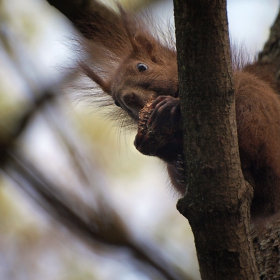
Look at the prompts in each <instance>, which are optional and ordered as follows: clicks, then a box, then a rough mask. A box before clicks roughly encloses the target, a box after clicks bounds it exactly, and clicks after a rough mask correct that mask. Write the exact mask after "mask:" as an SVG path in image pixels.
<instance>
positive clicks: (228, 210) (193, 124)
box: [174, 0, 258, 280]
mask: <svg viewBox="0 0 280 280" xmlns="http://www.w3.org/2000/svg"><path fill="white" fill-rule="evenodd" d="M174 8H175V9H174V12H175V26H176V41H177V51H178V72H179V91H180V100H181V110H182V118H183V131H184V155H185V159H186V163H185V164H186V181H187V186H186V187H187V192H186V195H185V197H184V198H183V199H181V200H180V201H179V202H178V210H179V211H180V212H181V213H182V214H183V215H184V216H185V217H186V218H187V219H188V220H189V222H190V225H191V227H192V230H193V233H194V237H195V244H196V249H197V256H198V261H199V266H200V272H201V277H202V279H215V280H217V279H258V271H257V267H256V263H255V258H254V251H253V245H252V241H251V238H250V234H249V219H250V202H251V197H252V188H251V187H249V186H248V184H246V183H245V181H244V179H243V175H242V171H241V168H240V160H239V153H238V143H237V131H236V123H235V104H234V93H233V80H232V70H231V68H232V65H231V56H230V47H229V37H228V24H227V15H226V1H225V0H215V1H210V0H201V1H194V0H188V1H183V0H175V1H174Z"/></svg>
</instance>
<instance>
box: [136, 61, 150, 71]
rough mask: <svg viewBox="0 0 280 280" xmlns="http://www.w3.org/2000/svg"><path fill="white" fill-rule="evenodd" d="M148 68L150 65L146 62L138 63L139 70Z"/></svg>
mask: <svg viewBox="0 0 280 280" xmlns="http://www.w3.org/2000/svg"><path fill="white" fill-rule="evenodd" d="M148 68H149V67H148V66H147V65H146V64H144V63H138V64H137V69H138V71H139V72H144V71H146V70H148Z"/></svg>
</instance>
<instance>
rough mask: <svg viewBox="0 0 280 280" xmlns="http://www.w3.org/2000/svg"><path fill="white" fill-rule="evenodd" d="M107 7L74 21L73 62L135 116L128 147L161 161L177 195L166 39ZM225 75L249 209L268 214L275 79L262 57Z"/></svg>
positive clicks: (177, 136) (275, 192)
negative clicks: (78, 55) (77, 54)
mask: <svg viewBox="0 0 280 280" xmlns="http://www.w3.org/2000/svg"><path fill="white" fill-rule="evenodd" d="M110 13H112V14H111V15H110V17H108V18H107V19H106V17H105V18H103V20H102V21H100V18H101V16H100V15H99V14H98V15H96V14H95V15H93V16H92V17H90V16H87V17H86V20H85V19H83V20H80V21H79V22H78V23H77V24H76V25H77V27H78V29H79V30H80V31H81V33H82V34H83V35H84V37H85V38H84V39H83V40H81V45H82V46H83V47H82V48H83V50H84V54H85V57H84V58H83V59H81V61H80V63H79V65H80V67H81V69H82V71H83V72H84V74H85V75H86V76H88V77H89V78H90V79H91V80H92V81H94V82H95V83H96V84H97V85H98V86H99V87H100V88H101V89H102V91H103V92H104V93H106V94H107V96H108V97H110V98H111V99H112V101H113V102H114V103H115V105H116V106H115V107H116V108H117V107H119V108H121V109H122V110H123V112H126V116H128V117H129V118H130V119H131V120H133V121H134V122H135V123H138V133H137V135H136V138H135V146H136V148H137V149H138V150H139V151H140V152H141V153H143V154H146V155H152V156H156V157H158V158H160V159H162V160H163V161H165V162H166V164H167V170H168V173H169V175H170V179H171V182H172V184H173V185H174V187H175V189H177V190H178V191H179V193H181V194H182V195H183V194H184V193H185V182H184V172H183V171H184V160H185V161H187V160H188V159H183V144H182V143H183V139H182V130H181V123H180V119H181V113H180V99H179V96H178V74H177V60H176V50H175V47H174V44H169V42H168V40H164V37H160V36H159V35H154V34H153V33H152V31H150V28H148V27H147V26H149V25H150V22H149V21H147V19H146V18H145V17H142V16H134V15H131V14H129V13H126V12H124V11H123V10H122V9H121V8H120V14H119V15H118V14H117V13H114V12H112V11H110ZM233 80H234V89H235V96H236V97H235V98H236V100H235V101H236V121H237V131H238V143H239V152H240V159H241V168H242V171H243V174H244V177H245V179H246V180H247V181H248V182H249V183H250V184H251V185H252V186H253V188H254V197H253V200H252V205H251V215H252V217H260V216H270V215H273V214H274V213H276V212H278V211H279V209H280V101H279V97H278V95H277V92H279V89H280V87H279V84H277V82H276V81H275V80H274V77H273V72H272V71H271V69H270V65H261V64H259V63H258V62H255V63H254V64H249V65H247V66H245V67H243V68H242V69H236V70H234V72H233ZM122 116H123V114H122ZM155 135H156V137H155Z"/></svg>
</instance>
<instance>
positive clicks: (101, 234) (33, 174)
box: [4, 152, 191, 280]
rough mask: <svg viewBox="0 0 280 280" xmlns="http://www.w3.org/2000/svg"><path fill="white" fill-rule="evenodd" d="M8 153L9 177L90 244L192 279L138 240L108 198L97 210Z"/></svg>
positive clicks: (175, 278)
mask: <svg viewBox="0 0 280 280" xmlns="http://www.w3.org/2000/svg"><path fill="white" fill-rule="evenodd" d="M8 155H9V162H8V164H7V165H6V166H5V167H4V170H5V172H6V173H7V174H8V175H9V177H10V178H12V180H13V181H14V182H16V183H17V184H18V185H19V186H20V187H21V188H23V189H24V190H25V191H26V192H27V193H28V194H29V196H31V197H32V198H33V199H35V200H36V201H37V202H38V204H39V205H41V206H43V207H44V208H45V210H47V212H49V213H50V214H51V215H52V216H54V217H56V218H57V219H58V220H59V221H60V222H62V224H63V225H64V226H66V227H68V228H69V229H70V230H71V232H72V233H75V234H77V235H78V236H79V237H80V238H81V239H82V240H83V241H87V243H89V244H92V242H93V243H95V242H100V243H102V244H104V245H109V246H115V247H117V248H119V249H125V248H126V249H128V250H129V251H131V253H132V254H133V255H134V256H135V257H136V258H137V259H139V260H141V261H142V262H144V263H146V265H148V266H150V267H152V268H154V269H155V270H156V271H158V272H160V273H161V274H162V275H163V276H164V277H165V278H166V279H170V280H179V279H191V278H190V277H189V276H188V275H186V273H184V274H183V273H182V272H180V273H179V272H177V270H178V268H177V269H175V268H174V267H173V265H171V264H170V263H168V262H167V261H166V260H164V257H163V256H162V254H161V253H160V252H159V250H158V249H157V248H156V247H155V246H154V245H152V244H150V243H147V242H146V241H142V242H139V241H136V240H134V239H133V238H132V236H131V233H130V232H129V231H128V229H127V228H126V226H125V224H124V223H123V221H122V219H121V218H120V217H119V216H118V215H117V213H116V212H115V211H114V210H113V208H111V207H110V205H109V203H107V202H106V200H105V199H104V198H103V200H102V204H103V207H101V208H100V207H99V209H98V211H97V212H96V210H95V209H94V208H92V207H91V206H90V205H88V204H87V203H86V202H85V201H83V200H82V199H81V198H79V197H78V196H75V195H73V194H70V193H69V192H66V191H62V190H61V188H60V189H59V188H58V187H57V186H55V185H54V184H53V183H51V182H50V181H49V180H47V179H46V178H44V176H43V175H42V174H41V173H40V172H39V171H38V170H36V168H35V167H34V166H33V165H32V164H31V163H30V162H28V161H27V160H26V159H23V158H22V157H21V156H20V155H19V154H16V153H12V152H9V153H8Z"/></svg>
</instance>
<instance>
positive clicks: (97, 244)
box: [0, 0, 278, 280]
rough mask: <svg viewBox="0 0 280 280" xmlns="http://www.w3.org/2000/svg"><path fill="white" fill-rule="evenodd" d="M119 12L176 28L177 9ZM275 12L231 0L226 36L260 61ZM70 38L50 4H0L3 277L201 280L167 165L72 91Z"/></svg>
mask: <svg viewBox="0 0 280 280" xmlns="http://www.w3.org/2000/svg"><path fill="white" fill-rule="evenodd" d="M104 2H106V4H108V5H113V4H112V2H114V1H109V0H106V1H104ZM120 2H121V3H122V5H124V7H126V8H129V9H132V10H135V11H136V10H141V9H150V10H151V9H152V10H153V12H154V13H156V14H158V15H160V16H162V14H164V16H166V18H167V20H170V18H172V3H171V1H160V0H157V1H148V0H147V1H141V0H139V1H136V0H134V1H132V0H126V1H125V0H123V1H120ZM244 3H245V4H244ZM242 5H243V6H242ZM244 5H245V6H244ZM277 8H278V1H277V0H269V1H261V0H259V1H249V0H245V1H244V0H243V1H241V0H240V1H239V0H231V1H229V2H228V11H229V22H230V30H231V37H232V38H234V39H237V40H238V41H239V42H241V44H242V45H243V46H244V45H245V48H247V49H249V53H252V52H254V53H255V52H257V50H259V49H261V47H262V44H263V42H264V41H265V40H266V38H267V36H268V33H269V25H271V23H272V22H273V20H274V17H275V15H276V13H277ZM162 11H164V13H163V12H162ZM238 26H239V27H238ZM72 34H75V30H73V28H72V26H71V24H70V23H69V22H68V21H67V20H66V19H65V18H64V17H63V16H62V15H61V14H59V12H57V11H56V10H55V9H53V8H52V7H50V6H49V5H48V3H47V2H46V1H43V0H24V1H23V0H0V63H1V64H0V65H1V67H0V164H1V165H0V167H1V169H0V279H6V280H10V279H11V280H24V279H28V280H30V279H31V280H32V279H42V280H44V279H53V280H56V279H57V280H74V279H79V280H80V279H98V280H99V279H102V280H106V279H115V280H118V279H122V280H139V279H199V272H198V267H197V261H196V256H195V248H194V244H193V237H192V234H191V230H190V228H189V225H188V222H187V221H186V220H185V219H184V218H183V217H181V216H180V214H179V213H178V212H177V211H176V207H175V205H176V201H177V195H176V194H175V193H174V192H173V191H172V189H171V187H170V186H169V182H168V178H167V175H166V173H165V168H164V164H163V163H161V162H160V161H159V160H157V159H155V158H149V157H146V156H142V155H141V154H139V153H138V152H137V151H136V150H135V148H134V146H133V139H134V136H135V130H133V129H128V130H127V131H125V130H124V129H123V128H120V124H119V123H118V122H112V121H111V120H110V117H108V116H106V114H104V112H103V111H102V108H101V109H100V108H98V107H96V106H95V105H94V103H95V100H94V99H93V100H90V102H88V101H89V100H88V98H87V100H83V98H82V97H81V96H82V95H80V94H78V93H76V92H74V93H73V89H71V88H69V86H68V84H69V81H71V82H72V81H73V79H75V75H74V74H73V73H72V72H71V71H72V69H73V68H75V53H74V51H73V50H71V40H69V38H70V37H72ZM256 34H257V36H256ZM70 69H71V70H70ZM70 92H71V94H70ZM75 94H77V96H79V97H78V98H76V97H75ZM38 100H39V101H38ZM22 120H25V121H22ZM56 199H57V200H56ZM64 206H65V208H63V207H64ZM71 211H73V212H71ZM75 215H76V216H75ZM74 218H75V219H74ZM80 222H81V223H80ZM139 248H140V249H139ZM145 248H146V249H145ZM139 250H140V251H139ZM141 250H143V251H145V252H146V253H147V252H148V253H147V254H148V255H150V258H151V259H154V260H157V259H159V260H161V259H163V260H164V262H166V263H168V265H170V268H169V266H168V265H164V262H161V261H160V262H161V263H162V266H163V267H165V269H166V271H162V269H163V268H161V267H158V266H157V265H155V264H154V263H153V260H151V259H149V256H143V255H141ZM174 273H175V274H176V275H177V276H176V275H175V276H172V275H173V274H174Z"/></svg>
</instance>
